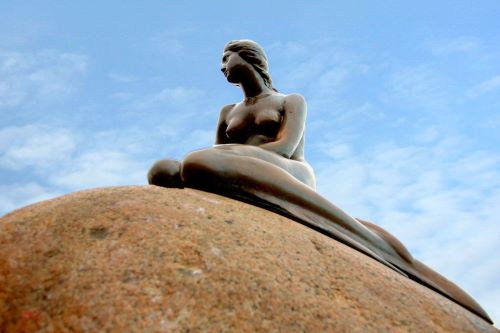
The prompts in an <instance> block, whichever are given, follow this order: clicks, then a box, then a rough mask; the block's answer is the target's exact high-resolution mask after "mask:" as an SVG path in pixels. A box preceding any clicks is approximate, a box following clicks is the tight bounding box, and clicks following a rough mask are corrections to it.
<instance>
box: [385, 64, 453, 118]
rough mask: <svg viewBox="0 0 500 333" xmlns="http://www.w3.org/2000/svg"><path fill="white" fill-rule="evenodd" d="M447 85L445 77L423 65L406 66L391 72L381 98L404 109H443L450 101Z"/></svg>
mask: <svg viewBox="0 0 500 333" xmlns="http://www.w3.org/2000/svg"><path fill="white" fill-rule="evenodd" d="M448 87H449V84H448V83H447V82H446V78H445V77H443V76H441V75H440V74H438V72H437V71H434V70H432V69H430V68H429V67H427V66H425V65H420V66H416V67H407V68H403V69H399V70H397V71H395V72H393V73H392V74H391V76H390V79H389V81H388V83H387V86H386V88H387V90H386V92H384V93H383V98H384V100H385V101H386V102H388V103H392V104H394V103H395V104H396V105H400V106H404V108H405V109H415V108H418V109H420V111H426V110H427V111H433V110H436V109H437V110H443V109H447V108H448V106H449V104H450V103H451V96H450V93H449V88H448Z"/></svg>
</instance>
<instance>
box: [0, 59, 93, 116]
mask: <svg viewBox="0 0 500 333" xmlns="http://www.w3.org/2000/svg"><path fill="white" fill-rule="evenodd" d="M86 71H87V57H86V56H85V55H82V54H77V53H64V52H58V51H53V50H45V51H38V52H33V53H23V52H11V51H2V50H0V108H7V107H9V108H12V107H16V106H19V105H21V104H22V103H27V102H29V103H32V104H36V103H46V102H50V101H57V100H60V99H62V98H64V97H67V96H68V95H69V94H71V93H72V92H73V91H74V89H75V85H76V84H77V83H78V81H79V79H80V78H81V77H82V75H84V74H85V73H86Z"/></svg>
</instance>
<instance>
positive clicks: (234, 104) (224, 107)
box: [220, 103, 236, 115]
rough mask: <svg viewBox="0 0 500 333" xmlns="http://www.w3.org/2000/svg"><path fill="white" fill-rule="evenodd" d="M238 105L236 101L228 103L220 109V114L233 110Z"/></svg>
mask: <svg viewBox="0 0 500 333" xmlns="http://www.w3.org/2000/svg"><path fill="white" fill-rule="evenodd" d="M235 106H236V103H233V104H227V105H224V106H223V107H222V108H221V109H220V114H221V115H223V114H227V113H228V112H229V111H231V110H232V109H233V108H234V107H235Z"/></svg>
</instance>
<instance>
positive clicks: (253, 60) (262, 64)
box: [224, 39, 274, 89]
mask: <svg viewBox="0 0 500 333" xmlns="http://www.w3.org/2000/svg"><path fill="white" fill-rule="evenodd" d="M226 51H232V52H236V53H238V54H239V56H240V57H241V58H243V60H245V61H246V62H248V63H249V64H250V65H252V66H253V68H255V70H256V71H257V73H259V75H260V76H261V77H262V79H263V80H264V83H265V84H266V86H267V87H268V88H271V89H274V88H273V84H272V80H271V76H270V75H269V72H268V67H267V57H266V54H265V52H264V49H262V47H261V46H260V45H259V44H257V43H256V42H254V41H253V40H250V39H240V40H232V41H230V42H229V43H227V44H226V46H225V47H224V52H226Z"/></svg>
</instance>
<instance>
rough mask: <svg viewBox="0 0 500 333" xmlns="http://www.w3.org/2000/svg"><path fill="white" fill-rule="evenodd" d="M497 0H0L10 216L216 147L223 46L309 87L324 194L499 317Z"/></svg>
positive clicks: (283, 81)
mask: <svg viewBox="0 0 500 333" xmlns="http://www.w3.org/2000/svg"><path fill="white" fill-rule="evenodd" d="M498 17H500V3H499V2H498V1H440V2H437V3H436V2H431V1H419V2H414V1H413V2H403V1H385V2H384V3H383V5H381V3H380V2H375V1H349V3H347V1H344V2H338V1H309V2H305V1H303V2H297V1H273V2H267V1H254V2H252V3H250V2H237V1H186V2H185V3H183V4H181V3H178V2H163V1H149V2H148V3H147V4H145V3H144V2H138V1H137V2H132V1H107V2H106V3H103V2H98V1H80V2H76V1H73V2H63V1H44V2H41V1H23V2H20V1H7V0H2V2H1V3H0V214H4V213H7V212H9V211H11V210H13V209H16V208H19V207H22V206H24V205H26V204H28V203H33V202H36V201H39V200H42V199H47V198H51V197H54V196H58V195H62V194H65V193H69V192H73V191H78V190H82V189H86V188H92V187H102V186H113V185H132V184H145V182H146V180H145V177H146V172H147V170H148V168H149V166H150V165H151V164H152V163H153V162H154V161H155V160H157V159H159V158H163V157H167V156H168V157H174V158H181V157H182V156H183V155H184V154H186V153H187V152H189V151H192V150H195V149H198V148H203V147H207V146H210V145H211V144H212V142H213V139H214V129H215V124H216V121H217V117H218V113H219V109H220V107H221V106H222V105H224V104H228V103H231V102H237V101H239V100H240V99H241V92H240V91H239V90H238V88H235V87H233V86H231V85H229V84H227V82H225V80H224V77H223V75H222V74H221V73H220V70H219V68H220V57H221V54H222V48H223V46H224V45H225V43H226V42H227V41H229V40H232V39H239V38H250V39H254V40H256V41H257V42H259V43H260V44H261V45H262V46H263V47H264V49H265V50H266V52H267V55H268V58H269V66H270V73H271V75H272V78H273V82H274V85H275V86H276V88H278V89H279V90H280V91H282V92H284V93H292V92H299V93H301V94H302V95H304V97H305V98H306V100H307V101H308V120H307V142H306V158H307V159H308V160H309V162H310V163H311V164H312V166H313V167H314V169H315V170H316V173H317V178H318V179H317V181H318V191H319V192H320V193H322V194H323V195H324V196H326V197H327V198H329V199H330V200H331V201H332V202H334V203H336V204H337V205H338V206H340V207H342V208H343V209H345V210H346V211H347V212H349V213H351V214H352V215H354V216H357V217H360V218H364V219H368V220H372V221H374V222H375V223H377V224H379V225H381V226H383V227H384V228H386V229H387V230H389V231H390V232H392V233H394V234H395V235H396V236H397V237H398V238H400V239H401V240H402V241H403V242H404V243H405V244H406V245H407V246H408V247H409V249H410V250H411V252H412V253H413V254H414V255H415V256H416V257H417V258H418V259H420V260H422V261H423V262H425V263H427V264H428V265H430V266H431V267H433V268H434V269H436V270H437V271H439V272H440V273H442V274H444V275H445V276H447V277H448V278H450V279H451V280H452V281H454V282H456V283H457V284H458V285H460V286H461V287H462V288H464V289H465V290H466V291H467V292H469V293H470V294H471V295H473V296H474V297H475V298H476V299H477V300H478V301H479V303H480V304H481V305H482V306H483V307H485V309H486V310H487V311H488V312H489V313H490V315H491V316H492V317H493V319H494V320H495V321H496V322H497V325H498V322H500V305H499V304H500V303H499V302H498V300H499V299H500V256H499V255H498V254H499V253H500V222H499V216H500V145H499V142H500V61H498V59H500V43H499V40H500V38H499V37H500V23H499V22H500V21H499V20H498Z"/></svg>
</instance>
